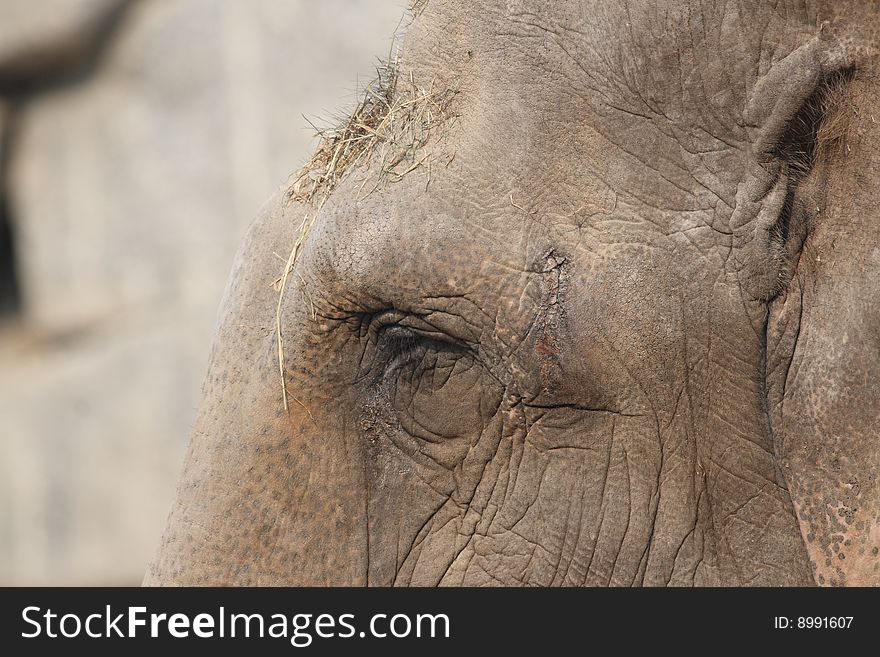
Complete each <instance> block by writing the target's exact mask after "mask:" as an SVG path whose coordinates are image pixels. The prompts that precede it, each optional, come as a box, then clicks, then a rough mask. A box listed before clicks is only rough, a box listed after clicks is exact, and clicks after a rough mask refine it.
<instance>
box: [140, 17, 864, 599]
mask: <svg viewBox="0 0 880 657" xmlns="http://www.w3.org/2000/svg"><path fill="white" fill-rule="evenodd" d="M663 5H664V11H663V12H662V13H661V14H658V13H657V11H658V4H657V3H654V2H643V1H641V0H627V1H625V2H619V3H608V2H598V0H597V1H596V2H594V3H589V2H588V3H587V4H586V5H585V4H584V3H583V2H573V1H572V2H558V3H550V4H548V3H546V2H538V0H518V1H517V2H485V3H470V2H464V1H463V0H461V1H459V0H449V1H447V2H443V3H439V2H438V3H433V2H431V1H430V0H429V1H428V2H427V3H421V4H420V7H419V12H418V15H417V16H416V17H415V19H414V21H413V23H412V26H411V27H410V30H409V33H408V36H407V42H406V47H405V49H404V54H403V57H402V60H401V64H400V66H401V69H400V71H399V75H398V78H397V79H398V81H401V80H403V81H406V80H411V81H412V84H414V85H416V86H417V87H418V88H422V89H434V90H435V91H437V90H440V91H441V92H442V91H443V90H444V89H449V90H454V91H455V92H456V93H455V94H450V98H452V100H451V102H450V106H449V108H448V110H449V113H450V115H454V116H456V117H457V118H456V121H455V122H454V125H452V124H449V125H445V126H443V129H439V127H438V129H437V130H436V131H435V130H432V132H431V135H432V136H431V137H430V138H429V139H427V140H426V143H424V144H420V145H419V146H418V147H417V148H416V149H415V150H416V152H413V153H409V155H411V156H412V157H413V160H412V164H413V165H415V164H416V163H418V165H417V166H412V167H410V166H403V165H402V164H400V165H399V166H398V171H399V172H401V173H402V172H406V173H405V175H399V176H392V177H391V178H392V180H388V182H387V184H386V185H384V186H381V187H380V188H377V189H376V190H375V191H374V192H372V193H366V192H365V190H369V189H372V187H371V186H370V185H369V181H370V180H375V179H376V177H377V176H380V175H381V173H382V172H381V171H377V170H376V169H375V167H376V166H379V163H378V162H372V163H370V162H369V161H367V160H366V159H365V160H364V161H363V162H362V163H359V164H358V165H357V166H354V167H353V168H352V169H351V170H349V171H347V172H346V174H345V176H344V177H343V178H342V179H340V180H339V181H338V186H336V187H335V188H334V191H333V193H332V194H331V195H330V196H329V198H327V200H326V202H325V203H324V204H323V205H322V207H321V211H320V213H318V214H317V215H316V217H315V220H314V225H313V226H312V228H311V230H310V232H309V234H308V237H307V239H306V240H305V241H304V242H303V243H302V249H301V251H300V252H299V253H298V255H297V258H296V262H295V267H294V269H293V270H291V272H290V275H289V281H288V282H289V283H290V284H291V286H290V287H289V289H288V290H287V294H286V295H285V296H284V297H283V300H282V301H283V303H282V304H280V306H279V307H278V308H277V316H276V304H277V302H278V295H277V292H276V290H274V289H273V287H272V283H273V282H274V281H276V279H277V278H278V274H279V264H278V260H277V258H276V257H275V256H274V255H273V253H278V254H286V253H290V249H291V245H292V244H293V242H294V240H295V239H296V236H297V230H298V229H299V227H300V226H301V225H302V217H303V212H304V211H305V210H306V208H304V207H302V206H301V205H299V204H298V203H297V202H296V201H293V202H287V200H286V199H287V198H288V197H290V194H289V193H288V191H289V190H282V191H281V192H280V193H279V195H278V197H277V198H276V199H275V200H273V201H272V202H271V203H270V204H268V205H267V206H266V209H265V210H264V212H263V214H262V215H261V216H260V218H258V220H257V221H256V222H255V224H254V226H253V227H252V229H251V231H250V233H249V235H248V237H247V239H246V241H245V244H244V246H243V248H242V251H241V253H240V255H239V256H238V259H237V261H236V266H235V269H234V271H233V275H232V280H231V283H230V287H229V289H228V291H227V294H226V297H225V299H224V301H223V310H222V319H221V323H220V328H219V331H218V335H217V339H216V341H215V345H214V348H213V353H212V356H211V364H210V368H209V372H208V375H207V377H206V382H205V387H204V398H203V401H202V404H201V407H200V411H199V417H198V420H197V423H196V426H195V429H194V432H193V437H192V442H191V445H190V449H189V452H188V456H187V460H186V463H185V466H184V472H183V476H182V479H181V482H180V485H179V489H178V496H177V500H176V502H175V504H174V507H173V509H172V511H171V514H170V517H169V521H168V525H167V529H166V531H165V534H164V536H163V539H162V544H161V546H160V549H159V552H158V554H157V556H156V558H155V560H154V562H153V563H152V565H151V567H150V571H149V573H148V575H147V578H146V581H147V583H155V584H215V585H217V584H251V585H259V584H273V585H289V584H297V585H387V586H391V585H394V586H406V585H534V586H554V585H603V586H604V585H618V586H631V585H658V586H662V585H687V586H690V585H807V584H811V583H818V584H820V585H844V584H876V583H878V582H880V579H878V577H880V571H878V545H880V525H878V517H880V495H878V490H880V485H878V479H877V477H878V463H880V458H878V452H877V450H878V441H877V440H876V437H877V434H876V427H877V426H878V418H880V391H878V388H877V386H878V381H877V379H876V372H878V371H880V362H875V361H876V360H878V359H880V350H878V349H877V344H878V341H880V309H878V308H875V307H873V306H872V305H871V303H870V300H871V299H880V289H878V288H877V286H878V285H880V275H877V269H878V268H880V256H877V255H876V254H875V253H874V251H872V249H876V245H877V244H880V233H878V231H880V220H878V217H877V210H876V208H875V207H874V200H875V199H874V197H875V196H876V195H874V194H872V193H871V194H869V193H866V191H865V190H872V189H876V188H877V183H878V179H880V178H878V171H880V162H878V161H877V158H878V154H880V148H877V147H876V144H877V141H878V140H880V132H878V128H880V107H877V106H876V103H877V99H878V98H880V94H878V93H877V89H876V87H875V86H874V85H875V84H876V83H875V82H874V77H873V76H874V72H875V70H876V60H875V59H872V57H873V55H871V50H870V45H869V44H867V42H866V41H865V40H866V39H867V36H866V34H868V35H870V32H871V30H874V31H876V27H877V19H876V17H871V16H868V17H866V16H864V14H863V13H862V12H861V11H856V10H855V9H853V10H852V11H850V10H849V9H848V8H853V7H856V4H850V3H848V2H835V3H833V9H832V4H831V3H825V2H807V3H802V2H792V3H786V4H785V11H778V10H777V9H778V8H774V7H773V6H772V3H745V5H744V6H741V7H739V8H738V9H737V10H736V11H734V10H733V9H732V8H731V5H730V4H729V3H718V4H717V5H713V6H711V7H710V6H707V5H706V3H696V2H693V3H691V2H690V1H689V0H674V1H673V2H672V3H663ZM670 5H674V7H670ZM670 9H672V10H670ZM854 17H855V19H858V20H857V22H859V25H858V26H855V25H854V22H853V21H854V20H855V19H854ZM851 19H853V20H851ZM871 21H873V23H872V22H871ZM866 24H868V25H870V26H871V27H870V29H869V28H867V27H866ZM658 26H660V27H662V29H658ZM756 26H759V27H760V29H755V28H756ZM866 30H868V32H866ZM597 53H601V56H598V55H597ZM683 71H685V72H686V73H687V74H683ZM693 71H699V73H700V74H699V75H694V74H692V73H693ZM842 71H843V72H842ZM832 74H837V75H838V77H837V78H835V77H834V75H832ZM832 79H833V80H837V82H839V83H840V84H837V83H835V85H830V83H829V82H828V81H829V80H832ZM823 85H826V86H823ZM826 87H827V88H826ZM844 93H845V96H844V95H842V94H844ZM831 96H833V97H834V99H836V100H839V101H842V100H845V102H835V103H832V102H830V97H831ZM444 97H445V96H444ZM811 99H813V100H816V99H818V101H817V102H815V103H813V104H811V102H812V101H811ZM872 99H873V100H872ZM832 107H834V108H837V109H835V110H834V112H837V111H838V110H839V109H840V108H844V109H845V108H853V107H854V108H856V110H857V111H856V112H853V113H851V115H850V114H841V115H840V117H842V120H841V122H839V123H833V124H832V123H829V122H827V120H830V118H829V117H830V114H831V113H832V110H831V109H830V108H832ZM744 108H745V109H744ZM826 114H828V115H829V117H826ZM836 116H837V114H835V117H836ZM872 116H874V117H875V118H876V122H875V121H874V120H872V118H871V117H872ZM823 121H825V122H824V123H823ZM432 125H433V123H432ZM793 125H794V126H796V127H797V129H795V128H793V127H792V126H793ZM823 125H824V126H825V129H824V131H823V130H821V129H819V128H820V127H821V126H823ZM832 126H833V128H834V129H833V130H832V129H831V127H832ZM441 137H442V145H441V144H438V143H434V142H435V140H440V139H441ZM820 141H821V142H822V143H821V144H819V143H814V142H820ZM441 146H442V147H441ZM398 178H399V180H398ZM878 253H880V252H878ZM276 319H277V320H279V322H280V323H281V325H282V326H283V333H284V341H283V345H282V351H283V363H284V364H285V365H284V377H285V382H286V390H287V392H288V394H289V400H288V401H289V403H288V410H287V411H285V409H284V400H283V399H282V392H281V386H279V385H276V384H277V381H278V377H279V375H280V374H279V365H278V363H279V357H278V343H277V342H276V341H275V336H274V331H273V327H274V326H275V322H276Z"/></svg>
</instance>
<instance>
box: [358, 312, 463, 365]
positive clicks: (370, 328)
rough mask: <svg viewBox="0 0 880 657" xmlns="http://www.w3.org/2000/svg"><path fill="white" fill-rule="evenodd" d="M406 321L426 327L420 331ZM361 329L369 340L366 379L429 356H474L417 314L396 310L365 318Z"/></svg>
mask: <svg viewBox="0 0 880 657" xmlns="http://www.w3.org/2000/svg"><path fill="white" fill-rule="evenodd" d="M405 322H409V323H412V324H416V325H423V326H419V327H418V328H417V327H414V326H408V325H406V324H405ZM362 327H363V328H362V329H361V336H362V337H363V338H365V339H366V341H367V342H366V344H365V349H366V353H367V355H366V357H365V358H364V361H363V362H362V366H366V367H362V369H361V372H362V373H363V376H378V377H382V376H384V375H385V374H387V373H388V372H390V371H393V370H396V369H399V368H400V367H403V366H406V365H408V364H411V363H417V362H423V361H424V359H425V356H427V355H429V354H440V353H445V354H452V355H466V354H470V353H471V350H470V349H469V347H468V346H466V345H465V344H463V343H462V342H461V341H459V340H457V339H455V338H454V337H452V336H449V335H446V334H445V333H443V332H442V331H439V330H437V329H436V328H434V327H432V326H430V325H429V324H428V323H426V322H424V320H423V319H421V318H419V317H418V316H417V315H413V314H411V313H406V312H402V311H399V310H395V309H387V310H384V311H381V312H379V313H376V314H374V315H372V316H367V317H364V320H363V323H362ZM370 372H371V373H372V375H370V374H368V373H370Z"/></svg>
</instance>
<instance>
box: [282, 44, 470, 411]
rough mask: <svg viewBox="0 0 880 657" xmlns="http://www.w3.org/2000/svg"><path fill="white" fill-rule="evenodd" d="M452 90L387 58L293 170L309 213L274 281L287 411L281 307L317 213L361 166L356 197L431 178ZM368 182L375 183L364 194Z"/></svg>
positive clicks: (297, 198)
mask: <svg viewBox="0 0 880 657" xmlns="http://www.w3.org/2000/svg"><path fill="white" fill-rule="evenodd" d="M454 95H455V93H454V92H453V91H450V90H447V89H444V90H442V91H437V90H435V89H434V82H433V81H432V82H431V84H430V85H429V86H428V88H427V89H424V88H422V87H419V86H417V85H416V84H415V82H414V79H413V76H412V74H410V75H409V76H408V77H406V78H405V79H404V80H401V79H400V77H399V68H398V62H397V61H396V60H395V61H389V62H388V63H386V64H383V65H381V66H380V67H379V68H378V69H377V76H376V78H375V80H374V81H373V82H372V83H370V84H369V85H368V86H367V87H366V89H365V90H364V94H363V97H362V98H361V100H360V102H359V103H358V105H357V106H356V107H355V110H354V112H353V113H352V114H351V116H350V117H348V118H347V119H345V120H344V121H343V122H341V123H340V125H339V126H338V127H336V128H334V129H330V130H319V131H318V136H319V137H320V139H321V141H320V144H319V145H318V149H317V150H316V151H315V154H314V155H313V156H312V159H311V160H310V161H309V162H308V163H307V164H306V165H305V166H304V167H302V168H301V169H300V170H299V171H297V172H296V173H295V174H294V175H293V184H292V185H291V186H290V187H289V189H288V191H287V199H286V200H287V202H288V203H298V204H300V205H301V206H304V207H305V214H304V216H303V220H302V222H301V224H300V226H299V230H298V234H297V237H296V240H295V242H294V244H293V248H292V249H291V250H290V254H289V256H288V257H287V261H286V263H285V265H284V270H283V271H282V273H281V276H280V277H279V278H278V279H277V281H276V288H277V290H278V304H277V307H276V310H275V334H276V338H277V340H276V341H277V344H278V371H279V374H280V376H281V389H282V398H283V401H284V409H285V411H288V410H289V407H288V396H289V395H288V392H287V386H286V382H285V376H284V371H285V368H284V342H283V335H282V330H281V309H282V304H283V301H284V292H285V290H286V289H287V281H288V278H289V276H290V274H291V272H292V271H293V268H294V265H295V264H296V261H297V257H298V256H299V254H300V252H301V250H302V247H303V244H304V242H305V240H306V237H307V236H308V234H309V232H310V231H311V228H312V226H313V225H314V223H315V220H316V218H317V217H318V215H319V214H320V212H321V209H322V208H323V207H324V204H325V203H326V202H327V199H328V198H329V197H330V195H331V194H332V192H333V190H334V189H336V188H337V187H338V186H339V184H340V182H341V181H342V180H343V179H344V178H345V177H346V176H347V175H348V174H349V173H350V172H351V171H353V170H354V169H355V167H357V166H359V165H360V166H362V167H363V169H364V170H365V175H364V179H363V182H362V183H361V185H360V187H359V188H358V190H357V194H358V196H362V197H366V196H369V195H370V194H372V193H373V192H374V191H376V190H377V189H379V188H380V187H382V186H383V185H385V184H386V183H387V182H397V181H399V180H401V179H402V178H403V177H404V176H406V175H407V174H408V173H410V172H412V171H415V170H416V169H418V168H420V167H426V168H427V171H428V182H430V166H431V156H432V153H429V152H425V146H426V145H427V143H428V139H429V137H430V136H431V134H432V133H433V132H434V131H435V129H436V128H437V127H438V126H439V125H440V124H442V123H445V122H446V121H447V120H448V119H449V118H451V116H452V115H451V114H450V111H449V105H450V101H451V100H452V98H453V96H454ZM367 165H369V166H367ZM368 183H371V186H370V187H369V189H367V190H366V193H364V190H365V187H366V185H367V184H368ZM313 317H314V310H313ZM293 399H294V401H297V403H300V402H299V401H298V400H296V399H295V398H293ZM301 405H302V404H301ZM306 410H308V409H306Z"/></svg>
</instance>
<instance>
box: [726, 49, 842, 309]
mask: <svg viewBox="0 0 880 657" xmlns="http://www.w3.org/2000/svg"><path fill="white" fill-rule="evenodd" d="M851 76H852V67H851V66H850V65H849V63H848V59H847V55H846V53H845V51H844V50H843V48H842V47H841V46H840V45H839V44H838V43H837V42H836V41H835V40H833V39H832V38H831V37H830V36H826V35H825V34H824V33H822V32H820V34H819V35H818V36H816V37H815V38H813V39H811V40H810V41H809V42H807V43H806V44H804V45H803V46H801V47H799V48H797V49H796V50H794V51H793V52H791V53H790V54H789V55H788V56H787V57H785V58H784V59H782V60H780V61H778V62H776V63H775V64H773V65H772V66H771V68H770V69H769V70H768V71H767V72H766V73H765V74H764V75H763V76H762V77H760V78H759V79H758V80H757V81H756V83H755V85H754V87H753V89H752V92H751V94H750V96H749V99H748V101H747V105H746V108H745V110H744V113H743V120H744V123H745V127H746V129H747V131H748V133H749V136H750V139H751V143H752V146H751V149H750V152H749V153H748V155H747V158H748V161H747V162H746V165H745V168H744V170H745V175H744V178H743V180H742V181H741V182H740V184H739V185H738V187H737V193H736V203H735V209H734V212H733V215H732V217H731V229H732V231H733V235H734V243H735V250H734V257H735V264H736V268H737V272H738V274H739V278H740V282H741V285H742V287H743V289H744V290H745V292H746V293H747V295H748V296H749V297H751V298H752V299H755V300H759V301H768V300H770V299H772V298H773V297H774V296H776V295H777V294H778V293H779V292H780V291H781V290H782V289H783V288H784V286H785V285H786V284H787V283H788V281H789V280H790V278H791V275H792V272H793V269H794V266H795V262H796V260H797V258H798V255H799V253H800V250H801V247H802V246H803V243H804V239H805V237H806V234H807V231H808V229H809V225H810V222H811V219H812V214H813V212H814V208H813V206H812V204H811V203H807V202H805V199H804V198H803V195H802V194H800V193H799V190H800V188H801V186H802V183H803V182H804V181H805V180H806V179H807V178H808V177H809V176H810V174H811V172H812V171H813V170H814V168H815V164H816V161H817V158H818V157H820V154H821V153H822V151H823V143H822V142H823V140H824V139H825V138H826V137H827V136H828V135H829V134H830V132H829V130H828V127H829V126H830V125H831V121H830V117H831V116H832V114H833V113H834V111H833V110H834V107H835V105H836V103H837V99H838V98H840V97H841V95H842V90H843V89H844V88H845V86H846V84H847V82H848V80H849V79H850V78H851Z"/></svg>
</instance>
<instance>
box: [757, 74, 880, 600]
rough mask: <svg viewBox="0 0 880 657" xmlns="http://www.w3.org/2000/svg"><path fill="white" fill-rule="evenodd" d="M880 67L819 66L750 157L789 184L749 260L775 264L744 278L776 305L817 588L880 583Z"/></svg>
mask: <svg viewBox="0 0 880 657" xmlns="http://www.w3.org/2000/svg"><path fill="white" fill-rule="evenodd" d="M814 61H816V60H814ZM876 62H877V60H876V59H871V60H867V61H866V62H864V63H861V64H859V65H857V66H855V67H837V68H826V67H824V66H821V67H819V69H818V71H819V73H818V74H816V75H815V76H814V77H813V78H811V79H812V82H811V85H812V87H813V90H812V91H809V92H808V93H806V94H805V96H806V99H805V101H803V102H801V106H800V108H799V109H797V110H795V112H794V114H793V119H792V120H790V121H788V122H787V123H784V122H782V121H779V122H775V123H774V122H773V121H771V122H769V123H767V124H766V125H767V127H768V129H767V130H765V132H764V134H763V135H762V136H763V137H765V140H764V141H763V142H761V141H759V142H756V143H759V144H761V147H762V148H763V150H761V151H756V152H760V153H763V156H764V157H765V158H766V161H767V162H768V163H771V164H772V165H773V166H776V167H778V169H779V170H780V173H779V174H778V176H779V177H780V178H781V177H782V176H783V173H781V171H782V170H785V171H786V173H785V174H784V175H786V176H788V182H787V183H785V190H786V191H785V193H784V198H781V196H782V192H781V191H778V190H773V191H771V193H770V194H768V196H767V197H766V199H765V202H767V203H769V201H770V200H771V199H772V201H773V202H775V203H777V204H778V205H779V207H780V211H779V214H778V216H776V217H775V223H774V216H773V215H772V214H771V213H770V212H767V213H765V214H764V215H763V216H760V217H759V219H758V221H757V222H756V224H755V227H754V233H753V234H752V235H751V238H752V239H751V244H748V241H745V242H744V244H747V249H745V250H744V251H743V253H748V255H749V256H750V257H753V258H763V259H764V261H765V262H768V263H772V266H768V267H767V269H766V272H765V275H764V276H763V277H762V276H761V275H760V268H756V267H754V265H753V264H748V265H746V266H745V267H744V270H745V271H747V272H748V267H749V266H752V267H753V269H752V272H753V273H752V274H751V275H750V276H745V277H744V278H743V280H744V281H745V283H746V285H747V286H751V287H749V288H748V289H749V291H750V292H751V293H752V294H754V295H755V297H756V298H764V299H766V300H768V318H767V326H766V340H767V343H766V348H767V359H766V370H765V375H766V385H767V399H768V413H769V417H770V426H771V429H772V432H773V441H774V451H775V453H776V457H777V461H778V463H779V464H780V468H781V470H782V474H783V476H784V479H785V481H786V483H787V485H788V488H789V492H790V494H791V497H792V501H793V503H794V506H795V509H796V512H797V516H798V519H799V521H800V524H801V530H802V534H803V537H804V540H805V543H806V546H807V551H808V553H809V554H810V557H811V559H812V562H813V568H814V573H815V576H816V579H817V581H818V582H819V583H820V584H863V585H864V584H874V585H877V584H880V556H878V552H880V211H878V207H877V204H876V199H877V197H878V195H880V88H878V84H877V82H876V79H877V73H878V71H877V70H876V69H877V63H876ZM809 86H810V85H804V88H805V89H806V88H809ZM773 135H779V137H774V136H773ZM774 140H775V141H774ZM774 163H775V164H774ZM774 194H776V195H777V196H774ZM768 207H769V206H768ZM749 249H750V250H749ZM749 263H751V261H749ZM777 263H778V264H777ZM774 268H775V269H774ZM754 272H758V273H754Z"/></svg>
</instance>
